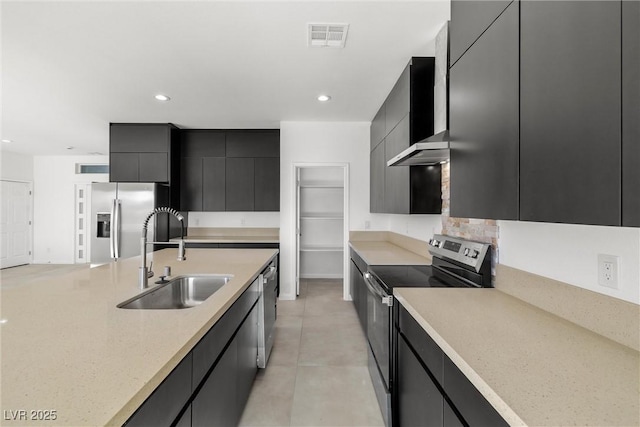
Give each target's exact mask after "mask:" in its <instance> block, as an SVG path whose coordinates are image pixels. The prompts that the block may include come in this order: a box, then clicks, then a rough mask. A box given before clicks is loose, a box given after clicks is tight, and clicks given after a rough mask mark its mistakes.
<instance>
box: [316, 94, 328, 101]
mask: <svg viewBox="0 0 640 427" xmlns="http://www.w3.org/2000/svg"><path fill="white" fill-rule="evenodd" d="M330 100H331V97H330V96H329V95H320V96H318V101H320V102H327V101H330Z"/></svg>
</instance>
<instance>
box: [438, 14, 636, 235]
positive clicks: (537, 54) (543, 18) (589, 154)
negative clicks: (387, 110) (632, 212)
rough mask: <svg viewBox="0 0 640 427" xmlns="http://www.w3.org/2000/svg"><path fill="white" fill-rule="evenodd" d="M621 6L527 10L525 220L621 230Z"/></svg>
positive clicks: (524, 30) (522, 156) (523, 153)
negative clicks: (611, 227) (594, 225)
mask: <svg viewBox="0 0 640 427" xmlns="http://www.w3.org/2000/svg"><path fill="white" fill-rule="evenodd" d="M621 3H622V2H613V1H574V2H569V1H560V2H553V1H540V2H538V1H526V2H522V3H521V8H522V13H521V41H520V43H521V51H520V57H521V68H520V70H521V71H520V72H521V80H520V87H521V92H520V94H521V95H520V115H521V127H520V168H521V170H520V189H521V196H520V219H522V220H527V221H547V222H562V223H577V224H599V225H620V217H621V208H620V206H621V184H620V176H621V167H620V164H621V129H620V128H621V126H620V122H621V89H622V88H621V79H620V75H621V61H620V58H621V43H620V39H621V19H620V18H621V9H620V8H621ZM635 120H636V121H637V112H636V118H635ZM497 164H500V163H497ZM451 176H452V178H453V176H454V170H453V165H452V170H451ZM453 190H454V189H453V186H452V189H451V193H452V195H453ZM491 190H492V191H494V192H495V193H496V194H499V193H500V192H499V191H496V189H495V188H492V189H491ZM451 207H452V211H451V212H452V214H453V200H452V202H451Z"/></svg>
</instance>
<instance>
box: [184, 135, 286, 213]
mask: <svg viewBox="0 0 640 427" xmlns="http://www.w3.org/2000/svg"><path fill="white" fill-rule="evenodd" d="M182 132H183V135H182V140H181V146H182V165H183V166H182V176H181V187H183V188H184V191H183V192H182V194H181V204H180V206H181V209H182V210H185V211H206V212H215V211H218V212H220V211H276V212H277V211H279V210H280V131H279V130H277V129H265V130H211V129H196V130H184V131H182Z"/></svg>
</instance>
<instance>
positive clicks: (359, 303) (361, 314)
mask: <svg viewBox="0 0 640 427" xmlns="http://www.w3.org/2000/svg"><path fill="white" fill-rule="evenodd" d="M355 257H357V255H354V254H353V253H352V255H351V264H350V266H349V278H350V285H351V286H350V287H351V298H352V300H353V305H354V307H355V309H356V313H357V314H358V320H359V321H360V326H362V330H363V331H364V333H365V334H366V333H367V285H366V283H365V281H364V278H363V277H362V273H363V271H362V270H360V268H359V267H358V265H357V264H356V261H355V260H354V258H355ZM364 271H365V272H366V271H367V270H366V268H365V269H364Z"/></svg>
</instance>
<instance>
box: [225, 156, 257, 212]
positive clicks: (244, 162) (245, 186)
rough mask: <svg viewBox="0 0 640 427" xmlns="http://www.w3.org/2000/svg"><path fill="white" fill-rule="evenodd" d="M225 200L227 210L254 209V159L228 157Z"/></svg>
mask: <svg viewBox="0 0 640 427" xmlns="http://www.w3.org/2000/svg"><path fill="white" fill-rule="evenodd" d="M226 169H227V170H226V183H225V193H226V194H225V200H226V210H227V211H231V212H234V211H252V210H253V208H254V193H255V187H254V185H255V184H254V182H255V180H254V159H251V158H227V159H226Z"/></svg>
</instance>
